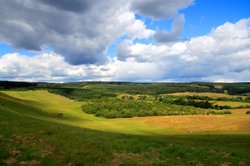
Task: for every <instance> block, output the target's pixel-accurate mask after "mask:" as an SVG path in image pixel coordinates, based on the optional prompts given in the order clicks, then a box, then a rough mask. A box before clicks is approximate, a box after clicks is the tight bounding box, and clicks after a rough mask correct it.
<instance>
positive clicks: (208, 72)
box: [117, 19, 250, 81]
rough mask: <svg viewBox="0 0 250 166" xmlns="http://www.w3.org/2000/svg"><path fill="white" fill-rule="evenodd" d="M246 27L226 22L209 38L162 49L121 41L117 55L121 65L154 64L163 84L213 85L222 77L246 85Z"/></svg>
mask: <svg viewBox="0 0 250 166" xmlns="http://www.w3.org/2000/svg"><path fill="white" fill-rule="evenodd" d="M249 23H250V19H242V20H240V21H238V22H237V23H235V24H233V23H229V22H228V23H225V24H224V25H221V26H219V27H217V28H216V29H214V30H212V31H211V32H210V33H209V34H208V35H205V36H199V37H194V38H192V39H190V40H189V41H182V42H173V43H169V44H164V45H157V44H155V45H153V44H139V43H135V44H133V43H132V42H128V41H124V42H123V43H121V45H120V46H119V47H118V53H117V55H118V58H119V60H122V61H127V60H130V59H133V60H134V61H136V62H143V63H146V62H150V63H151V62H153V63H155V64H157V65H158V66H159V68H160V69H161V70H163V71H164V74H162V75H163V77H162V78H161V79H163V80H175V81H216V80H217V79H218V78H220V77H221V79H223V78H225V79H227V80H238V81H249V78H250V75H249V70H250V27H249ZM215 76H216V77H215ZM230 77H232V78H230Z"/></svg>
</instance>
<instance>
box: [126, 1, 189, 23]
mask: <svg viewBox="0 0 250 166" xmlns="http://www.w3.org/2000/svg"><path fill="white" fill-rule="evenodd" d="M192 2H193V0H175V1H173V0H137V1H133V2H132V4H131V8H132V9H133V10H135V11H136V12H138V13H140V14H142V15H144V16H148V17H152V18H154V19H166V18H173V17H175V16H176V15H177V13H178V10H180V9H183V8H186V7H187V6H189V5H190V4H191V3H192Z"/></svg>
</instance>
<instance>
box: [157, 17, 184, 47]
mask: <svg viewBox="0 0 250 166" xmlns="http://www.w3.org/2000/svg"><path fill="white" fill-rule="evenodd" d="M184 23H185V18H184V15H183V14H179V15H178V16H176V17H175V18H174V21H173V23H172V31H170V32H169V31H157V32H156V33H155V35H154V37H155V39H156V41H157V42H159V43H167V42H173V41H176V40H178V37H179V36H180V35H181V33H182V31H183V29H184Z"/></svg>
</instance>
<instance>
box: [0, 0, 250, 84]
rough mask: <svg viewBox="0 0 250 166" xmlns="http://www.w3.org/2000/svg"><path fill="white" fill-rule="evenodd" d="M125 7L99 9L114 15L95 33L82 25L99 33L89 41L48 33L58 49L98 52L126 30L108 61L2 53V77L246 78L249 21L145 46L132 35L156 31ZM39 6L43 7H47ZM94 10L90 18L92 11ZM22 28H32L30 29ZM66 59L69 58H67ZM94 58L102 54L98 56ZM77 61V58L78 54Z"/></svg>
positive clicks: (249, 61)
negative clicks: (73, 62)
mask: <svg viewBox="0 0 250 166" xmlns="http://www.w3.org/2000/svg"><path fill="white" fill-rule="evenodd" d="M27 2H28V1H27ZM79 2H80V1H79ZM28 4H29V3H28ZM55 8H56V7H55ZM57 8H62V6H59V7H58V6H57ZM128 8H129V7H127V8H126V7H122V8H121V9H120V10H118V11H117V10H114V12H115V13H113V12H110V13H109V12H107V13H106V12H105V13H103V15H104V16H103V18H104V17H112V19H107V20H105V22H102V21H103V20H102V19H101V24H100V25H99V24H98V27H95V29H94V30H93V31H92V29H91V28H87V27H84V28H83V29H84V30H89V31H90V32H89V33H88V35H90V36H91V35H93V34H92V33H97V34H98V35H101V36H98V35H97V36H96V34H94V36H93V40H88V39H85V38H84V37H86V36H85V35H86V34H82V36H80V37H79V38H78V37H77V36H75V37H74V33H73V35H72V34H71V33H70V34H69V35H66V36H61V35H58V34H57V33H55V34H53V33H52V35H51V36H50V37H51V41H55V42H56V43H57V44H58V47H60V50H64V49H65V47H66V46H67V47H69V46H70V45H71V44H72V43H74V48H69V49H72V51H76V52H78V51H81V50H82V49H85V47H84V48H81V46H82V45H85V44H86V47H89V48H91V50H95V51H96V50H97V52H99V51H100V50H101V51H100V52H99V53H103V48H105V49H106V47H107V45H109V44H110V42H112V41H114V40H115V39H116V38H117V37H119V36H120V35H124V34H125V33H124V32H126V35H129V36H130V37H129V39H128V40H124V41H123V42H122V43H120V45H119V46H118V49H117V57H115V58H112V59H107V61H106V63H105V64H102V65H97V64H91V65H87V64H82V65H78V66H74V65H71V64H68V63H67V62H66V61H65V58H63V56H61V55H60V54H57V53H53V52H50V53H43V52H41V53H40V54H39V55H37V56H32V57H30V56H26V55H21V54H18V53H13V54H6V55H3V56H2V57H0V79H1V80H4V79H7V80H25V81H55V82H64V81H79V80H123V81H124V80H127V81H162V80H170V81H250V79H249V78H250V27H249V26H250V19H242V20H240V21H238V22H236V23H229V22H227V23H225V24H223V25H221V26H219V27H217V28H215V29H213V30H212V31H211V32H210V33H209V34H207V35H204V36H199V37H194V38H191V39H190V40H187V41H178V42H172V43H167V44H159V43H155V44H153V43H149V44H145V43H144V44H143V43H136V42H135V40H134V39H135V37H137V38H145V37H148V36H152V35H153V33H154V31H151V30H148V29H146V27H145V25H144V24H143V22H141V21H139V20H136V19H135V17H134V15H133V13H132V12H131V11H129V10H128ZM43 10H46V7H44V9H43ZM58 10H59V9H58ZM67 10H73V9H72V8H70V9H67ZM78 10H80V9H77V12H78ZM110 10H111V9H110ZM0 12H1V11H0ZM90 13H91V12H90ZM111 13H112V14H111ZM71 14H72V13H71ZM74 14H75V13H73V15H74ZM92 14H93V15H91V18H93V17H94V15H95V14H94V13H92ZM76 15H77V14H76ZM77 17H78V16H77ZM94 21H97V22H98V21H100V20H98V19H97V20H94ZM10 23H11V24H15V25H18V27H25V26H29V25H26V24H23V23H19V22H15V21H14V22H10ZM91 25H95V23H93V24H91ZM96 25H97V24H96ZM74 28H75V29H78V28H81V24H77V25H76V26H75V27H73V29H74ZM24 29H25V30H27V31H32V29H29V28H24ZM121 29H122V30H123V31H122V32H121V31H120V30H121ZM62 31H63V29H62ZM76 31H77V30H76ZM109 33H110V34H112V35H110V34H109ZM80 35H81V34H80ZM64 39H65V41H64ZM31 41H33V40H31ZM60 41H61V42H64V43H60ZM99 44H100V46H99ZM67 49H68V48H67ZM78 49H79V50H78ZM95 51H94V52H95ZM66 52H67V50H66ZM95 53H96V52H95ZM64 56H65V55H64ZM79 56H80V55H79ZM65 57H66V59H67V56H65ZM79 58H81V56H80V57H79ZM97 58H100V57H99V56H97ZM75 60H78V59H77V57H75Z"/></svg>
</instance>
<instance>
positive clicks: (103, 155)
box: [0, 91, 250, 165]
mask: <svg viewBox="0 0 250 166" xmlns="http://www.w3.org/2000/svg"><path fill="white" fill-rule="evenodd" d="M3 93H4V94H2V93H1V94H0V165H5V164H6V165H7V164H14V165H21V164H24V165H25V164H26V165H32V164H37V165H67V164H68V165H191V164H192V165H222V164H224V165H225V164H228V165H229V164H231V165H249V164H250V161H249V159H250V154H249V150H250V142H249V139H250V135H249V134H250V130H249V127H248V126H250V125H249V122H250V119H249V116H248V115H246V114H245V112H244V113H242V114H241V113H238V112H237V113H234V112H233V114H232V115H223V116H221V118H220V116H216V115H209V116H192V118H191V116H178V117H175V116H172V117H168V119H164V117H157V118H163V119H157V118H156V117H150V118H151V119H152V121H150V120H149V121H145V119H144V118H137V119H136V118H132V119H116V120H109V119H104V118H97V117H95V116H93V115H89V114H85V113H83V112H82V111H81V105H82V103H81V102H73V101H71V100H69V99H67V98H65V97H62V96H59V95H55V94H51V93H48V92H47V91H18V92H17V91H4V92H3ZM148 118H149V117H148ZM166 118H167V117H166ZM175 118H177V119H175ZM178 118H180V119H178ZM171 119H172V121H171ZM159 120H161V123H162V124H164V123H165V124H172V126H162V125H160V124H153V123H152V122H153V121H155V122H157V121H159ZM209 122H210V123H209ZM227 122H228V123H227ZM188 123H189V124H190V126H187V125H188ZM223 123H225V125H224V127H223V125H222V124H223ZM215 124H217V125H219V126H222V128H219V129H218V128H217V127H218V126H216V125H215ZM230 124H231V125H233V124H234V126H237V127H235V128H234V130H231V129H232V128H231V127H230ZM183 126H186V127H187V130H184V128H183ZM226 126H227V127H228V128H227V127H226ZM195 128H198V130H195ZM190 130H192V133H190ZM229 130H231V132H230V133H229V132H228V131H229Z"/></svg>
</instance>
